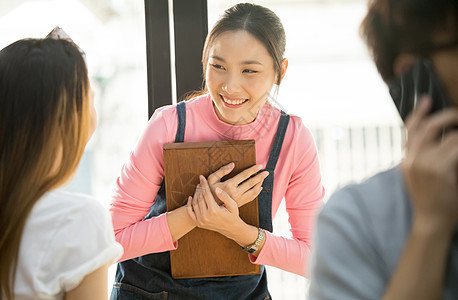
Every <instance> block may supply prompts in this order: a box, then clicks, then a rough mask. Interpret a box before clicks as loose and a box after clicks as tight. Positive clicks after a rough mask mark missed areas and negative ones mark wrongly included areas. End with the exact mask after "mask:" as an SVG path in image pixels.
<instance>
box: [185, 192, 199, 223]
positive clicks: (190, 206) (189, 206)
mask: <svg viewBox="0 0 458 300" xmlns="http://www.w3.org/2000/svg"><path fill="white" fill-rule="evenodd" d="M186 210H187V211H188V215H189V216H190V217H191V219H192V220H193V221H194V222H195V223H197V219H196V214H195V213H194V210H193V209H192V197H191V196H189V197H188V202H187V203H186Z"/></svg>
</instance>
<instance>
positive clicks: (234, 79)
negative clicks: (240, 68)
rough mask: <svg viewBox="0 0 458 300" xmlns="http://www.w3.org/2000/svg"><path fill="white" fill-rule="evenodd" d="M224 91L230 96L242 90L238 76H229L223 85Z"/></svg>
mask: <svg viewBox="0 0 458 300" xmlns="http://www.w3.org/2000/svg"><path fill="white" fill-rule="evenodd" d="M223 90H224V91H225V92H226V93H228V94H229V95H233V94H236V93H238V92H240V91H241V90H242V86H241V82H240V78H239V76H237V75H233V74H231V75H228V76H227V78H226V79H225V82H224V83H223Z"/></svg>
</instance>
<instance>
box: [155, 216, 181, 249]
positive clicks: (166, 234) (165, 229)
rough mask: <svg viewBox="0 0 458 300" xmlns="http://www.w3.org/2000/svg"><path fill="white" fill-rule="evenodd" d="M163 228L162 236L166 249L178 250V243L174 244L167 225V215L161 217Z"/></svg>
mask: <svg viewBox="0 0 458 300" xmlns="http://www.w3.org/2000/svg"><path fill="white" fill-rule="evenodd" d="M158 221H159V222H160V223H159V224H160V226H161V232H162V236H163V237H164V243H165V247H166V248H167V249H168V250H176V249H177V248H178V241H176V242H174V241H173V239H172V235H171V234H170V228H169V224H168V223H167V213H164V214H162V215H160V216H159V220H158Z"/></svg>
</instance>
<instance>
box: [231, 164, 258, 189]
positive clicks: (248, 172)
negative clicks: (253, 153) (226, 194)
mask: <svg viewBox="0 0 458 300" xmlns="http://www.w3.org/2000/svg"><path fill="white" fill-rule="evenodd" d="M262 168H263V167H262V165H254V166H252V167H250V168H248V169H245V170H243V171H242V172H240V173H238V174H237V175H235V176H234V177H232V178H231V179H229V180H231V181H232V182H234V183H235V185H236V186H238V185H239V184H241V183H242V182H244V181H245V180H247V179H248V178H250V177H251V176H253V175H254V174H256V173H258V172H259V171H261V170H262Z"/></svg>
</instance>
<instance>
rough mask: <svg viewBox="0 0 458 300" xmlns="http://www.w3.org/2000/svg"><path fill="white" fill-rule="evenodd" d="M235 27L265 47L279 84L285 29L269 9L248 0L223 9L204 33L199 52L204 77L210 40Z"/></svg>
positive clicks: (233, 29) (211, 43)
mask: <svg viewBox="0 0 458 300" xmlns="http://www.w3.org/2000/svg"><path fill="white" fill-rule="evenodd" d="M237 30H244V31H246V32H248V33H250V34H251V35H252V36H254V37H255V38H256V39H257V40H258V41H260V42H261V43H262V44H263V45H264V47H266V49H267V52H269V54H270V56H271V57H272V59H273V62H274V70H275V73H276V81H277V84H280V81H281V65H282V61H283V55H284V53H285V46H286V37H285V30H284V29H283V25H282V23H281V21H280V19H279V18H278V16H277V15H276V14H275V13H274V12H273V11H271V10H270V9H268V8H266V7H263V6H260V5H256V4H252V3H239V4H236V5H234V6H232V7H231V8H229V9H227V10H226V11H225V12H224V14H223V15H222V16H221V17H220V19H219V20H218V21H217V22H216V24H215V26H213V29H212V30H211V31H210V33H209V34H208V35H207V38H206V40H205V45H204V50H203V53H202V66H203V78H204V80H205V75H206V74H205V73H206V67H207V63H208V55H209V51H210V48H211V46H212V45H213V42H214V41H215V39H216V38H217V37H218V36H219V35H221V34H222V33H224V32H226V31H237Z"/></svg>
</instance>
